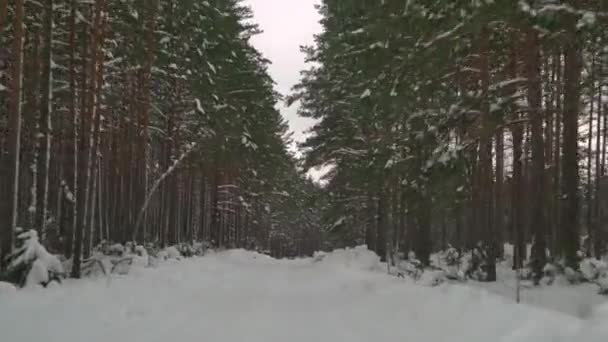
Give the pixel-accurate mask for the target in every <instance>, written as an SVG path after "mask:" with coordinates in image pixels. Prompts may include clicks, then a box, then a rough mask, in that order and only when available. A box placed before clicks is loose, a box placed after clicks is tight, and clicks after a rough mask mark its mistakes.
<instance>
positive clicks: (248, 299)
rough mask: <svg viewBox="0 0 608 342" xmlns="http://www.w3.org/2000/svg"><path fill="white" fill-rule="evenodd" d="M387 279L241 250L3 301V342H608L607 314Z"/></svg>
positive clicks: (351, 254)
mask: <svg viewBox="0 0 608 342" xmlns="http://www.w3.org/2000/svg"><path fill="white" fill-rule="evenodd" d="M385 271H386V269H385V267H383V265H382V264H380V263H379V262H378V260H377V257H375V256H374V255H372V254H371V253H368V252H367V251H366V250H364V249H361V248H358V249H354V250H347V251H344V250H341V251H336V252H333V253H330V254H327V255H325V256H324V258H311V259H299V260H275V259H271V258H269V257H267V256H264V255H259V254H255V253H250V252H245V251H239V250H237V251H227V252H222V253H216V254H209V255H207V256H205V257H203V258H193V259H187V260H183V261H174V262H166V263H163V264H161V265H159V266H158V267H156V268H144V267H133V268H132V269H131V272H130V273H129V274H128V275H126V276H114V277H113V278H108V279H106V278H98V279H86V280H80V281H68V282H66V283H64V284H63V285H61V286H58V285H55V286H52V287H51V288H47V289H42V288H31V289H25V290H22V291H17V292H14V291H0V336H2V340H3V341H11V342H38V341H44V342H55V341H57V342H59V341H61V342H81V341H89V342H98V341H99V342H101V341H103V342H107V341H147V342H155V341H162V342H166V341H216V342H222V341H226V342H228V341H252V342H253V341H265V342H269V341H293V342H297V341H306V342H310V341H349V342H351V341H365V342H369V341H416V342H421V341H423V342H424V341H429V342H440V341H450V342H454V341H467V342H476V341H480V342H482V341H483V342H489V341H492V342H494V341H509V342H511V341H534V342H545V341H573V340H577V341H580V342H587V341H589V342H595V341H598V342H599V341H605V340H606V338H607V337H608V325H606V322H607V321H608V305H605V304H603V305H598V306H596V307H590V309H589V311H588V312H586V313H585V315H584V317H585V318H584V319H582V318H580V317H576V315H572V314H570V313H568V312H560V311H557V310H549V309H546V308H542V307H538V306H532V305H527V304H520V305H517V304H515V303H514V301H513V299H512V297H509V296H507V295H504V294H503V295H496V294H495V293H492V292H493V291H492V289H488V290H487V289H483V288H480V287H479V286H477V285H460V284H444V285H441V286H438V287H425V286H420V285H418V284H415V283H413V281H411V280H409V279H401V278H396V277H392V276H388V275H386V274H385ZM532 291H533V290H531V291H529V292H524V298H526V297H525V296H533V295H534V292H532ZM540 291H543V290H539V292H540ZM577 291H585V293H587V292H589V291H587V290H586V289H584V288H580V289H577ZM559 295H561V296H563V295H564V293H559ZM589 295H590V296H591V295H593V296H596V295H595V293H594V292H589ZM553 296H555V298H553V300H555V301H560V300H565V301H568V302H571V301H572V299H571V298H565V299H564V298H558V297H557V294H554V295H553ZM566 297H567V296H566ZM591 298H596V299H597V302H598V303H599V299H598V297H591ZM585 300H587V299H585ZM562 311H563V310H562Z"/></svg>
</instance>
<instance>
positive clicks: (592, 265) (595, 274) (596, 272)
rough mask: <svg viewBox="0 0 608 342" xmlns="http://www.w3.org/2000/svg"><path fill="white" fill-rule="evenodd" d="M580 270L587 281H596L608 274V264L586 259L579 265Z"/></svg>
mask: <svg viewBox="0 0 608 342" xmlns="http://www.w3.org/2000/svg"><path fill="white" fill-rule="evenodd" d="M579 269H580V270H581V274H582V275H583V278H584V279H585V280H587V281H595V280H597V279H598V278H600V277H601V276H602V275H604V274H607V273H608V264H607V263H606V262H605V261H602V260H597V259H594V258H586V259H583V260H582V261H581V262H580V263H579Z"/></svg>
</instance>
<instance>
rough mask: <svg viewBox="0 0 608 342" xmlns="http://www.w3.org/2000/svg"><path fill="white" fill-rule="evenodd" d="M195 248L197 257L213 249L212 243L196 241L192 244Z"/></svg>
mask: <svg viewBox="0 0 608 342" xmlns="http://www.w3.org/2000/svg"><path fill="white" fill-rule="evenodd" d="M192 247H193V248H194V254H195V255H197V256H203V255H205V254H206V253H207V251H208V250H210V249H211V248H212V246H211V243H209V242H207V241H196V242H194V243H193V244H192Z"/></svg>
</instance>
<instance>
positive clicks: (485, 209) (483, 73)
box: [478, 26, 497, 281]
mask: <svg viewBox="0 0 608 342" xmlns="http://www.w3.org/2000/svg"><path fill="white" fill-rule="evenodd" d="M479 39H480V41H479V69H480V81H481V117H480V120H481V121H480V129H481V131H480V138H479V184H480V186H481V188H480V191H481V196H480V197H481V198H480V203H479V204H480V207H479V208H478V210H479V215H480V223H481V224H480V228H481V229H483V232H484V233H483V240H484V242H485V245H486V246H487V247H488V248H489V254H488V260H487V262H488V279H487V280H488V281H496V264H495V262H496V253H495V251H496V243H497V242H496V231H495V230H494V228H495V227H494V226H493V222H492V221H493V217H492V202H493V201H492V185H493V184H492V126H491V122H490V121H491V118H490V98H489V96H490V94H489V91H490V55H489V54H490V31H489V29H488V28H487V27H485V26H484V27H483V28H482V29H481V32H480V38H479Z"/></svg>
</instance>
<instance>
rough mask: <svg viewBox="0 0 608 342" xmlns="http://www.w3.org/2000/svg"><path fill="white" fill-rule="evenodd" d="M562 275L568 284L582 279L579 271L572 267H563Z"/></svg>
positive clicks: (576, 282)
mask: <svg viewBox="0 0 608 342" xmlns="http://www.w3.org/2000/svg"><path fill="white" fill-rule="evenodd" d="M564 276H565V277H566V280H568V282H569V283H570V284H580V283H581V281H582V280H583V279H584V277H583V275H582V274H581V272H579V271H577V270H575V269H573V268H572V267H566V268H565V269H564Z"/></svg>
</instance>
